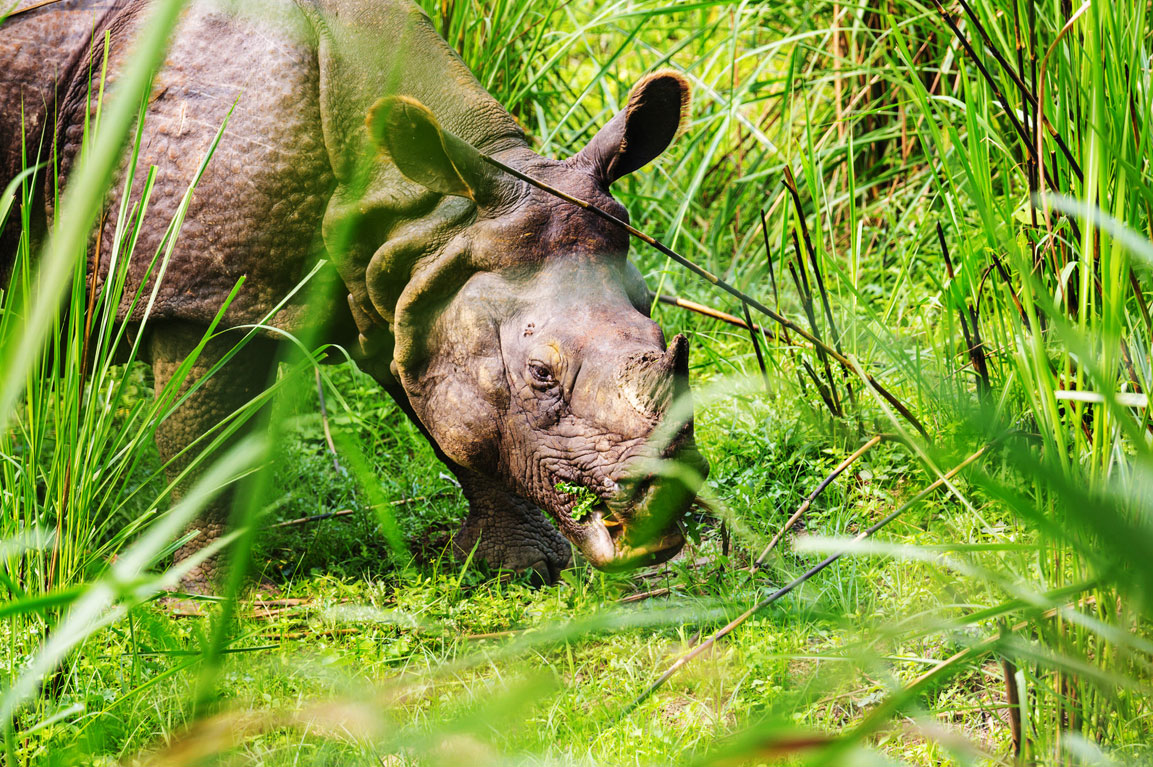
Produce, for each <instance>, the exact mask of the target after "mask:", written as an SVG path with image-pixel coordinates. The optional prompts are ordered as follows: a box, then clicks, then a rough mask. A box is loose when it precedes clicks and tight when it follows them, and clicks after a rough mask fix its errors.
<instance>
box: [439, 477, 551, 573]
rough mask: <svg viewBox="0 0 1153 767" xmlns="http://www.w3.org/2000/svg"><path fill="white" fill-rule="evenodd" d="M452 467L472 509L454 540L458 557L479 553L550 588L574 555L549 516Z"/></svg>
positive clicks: (484, 557) (489, 481)
mask: <svg viewBox="0 0 1153 767" xmlns="http://www.w3.org/2000/svg"><path fill="white" fill-rule="evenodd" d="M450 467H451V468H452V469H453V473H455V474H456V477H457V479H458V480H459V481H460V486H461V489H462V490H463V491H464V496H465V498H467V499H468V503H469V513H468V517H467V518H466V519H465V520H464V525H463V526H462V527H461V528H460V531H459V532H458V533H457V534H456V536H455V537H454V538H453V546H454V548H455V549H456V550H457V552H458V554H461V555H465V556H467V555H468V553H469V552H471V551H473V548H474V547H475V552H476V553H475V554H474V556H475V557H476V558H477V559H480V560H482V561H484V562H486V563H488V564H489V565H490V566H493V567H500V568H502V569H505V570H515V571H518V572H526V571H529V570H532V571H534V572H535V573H536V574H537V575H538V576H539V577H540V578H541V579H542V580H543V581H544V582H545V583H554V582H556V580H557V578H559V577H560V572H561V570H563V569H564V568H565V567H567V566H568V564H569V560H570V553H571V551H570V548H569V543H568V541H567V540H565V538H564V536H563V535H561V534H560V533H559V532H558V531H557V529H556V528H555V527H553V525H552V524H551V523H550V522H549V521H548V519H546V518H545V516H544V513H543V512H541V510H540V509H538V508H537V507H536V506H535V505H534V504H532V503H530V502H529V501H526V500H524V499H523V498H521V497H519V496H516V495H513V494H512V493H510V492H508V491H507V490H505V489H504V488H503V487H502V486H500V485H498V484H497V483H495V482H493V481H492V480H490V479H488V478H487V477H484V476H482V475H480V474H477V473H475V472H471V471H467V470H464V469H461V468H459V467H456V466H452V464H450Z"/></svg>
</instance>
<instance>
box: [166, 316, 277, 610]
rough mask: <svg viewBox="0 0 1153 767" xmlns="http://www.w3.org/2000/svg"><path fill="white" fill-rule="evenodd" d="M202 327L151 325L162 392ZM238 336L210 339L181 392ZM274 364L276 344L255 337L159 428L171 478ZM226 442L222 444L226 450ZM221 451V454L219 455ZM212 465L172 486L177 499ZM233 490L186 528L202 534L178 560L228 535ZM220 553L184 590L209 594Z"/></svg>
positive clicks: (256, 388)
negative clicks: (204, 436)
mask: <svg viewBox="0 0 1153 767" xmlns="http://www.w3.org/2000/svg"><path fill="white" fill-rule="evenodd" d="M203 335H204V329H203V328H202V327H199V326H194V325H184V324H176V323H173V324H167V325H164V326H161V327H155V328H153V329H152V338H151V343H150V353H151V356H152V371H153V377H154V378H155V381H156V391H157V393H158V394H159V392H161V391H162V390H163V388H164V387H165V386H166V385H167V384H168V382H169V381H170V380H171V379H172V376H173V375H174V374H175V372H176V370H177V368H178V367H179V366H180V364H181V363H182V362H183V361H184V360H185V358H187V357H188V355H189V354H190V353H191V352H192V350H193V349H194V348H195V347H196V345H197V344H198V343H199V342H200V340H201V338H203ZM238 339H239V336H234V337H232V338H229V337H228V336H225V337H224V338H222V339H218V340H214V341H212V342H209V343H208V345H207V346H206V347H205V348H204V350H203V351H201V353H200V355H199V356H198V357H197V359H196V362H195V363H194V364H193V365H192V368H191V370H190V371H189V373H188V376H187V377H186V378H185V379H184V382H183V383H182V384H181V393H182V394H183V393H184V391H186V390H187V389H188V388H189V387H191V386H192V384H193V383H195V382H196V381H198V380H200V379H201V378H202V377H203V376H204V375H205V373H207V372H208V371H209V369H211V368H212V366H213V365H214V364H216V362H218V361H219V360H220V359H221V358H222V357H223V356H224V354H226V353H227V352H228V351H229V349H231V348H232V346H233V345H234V344H235V342H236V340H238ZM275 362H276V356H275V346H274V345H273V344H272V343H271V342H269V341H267V340H264V339H253V340H252V341H250V342H249V344H248V345H247V346H245V348H244V350H243V351H242V352H241V353H240V354H238V355H237V356H235V357H234V358H233V359H232V360H231V361H230V362H229V363H228V364H227V365H226V366H225V367H224V368H222V369H220V370H219V371H217V372H216V373H215V374H213V375H212V377H210V378H208V379H207V380H206V381H205V382H204V384H203V385H201V386H200V388H198V389H197V390H196V391H194V392H193V393H192V394H191V396H189V397H188V399H187V400H185V401H184V403H183V404H181V406H180V407H179V408H178V409H177V410H176V411H175V412H174V413H173V414H172V415H170V416H169V417H168V418H167V419H165V420H164V421H163V422H161V424H160V425H159V426H158V427H157V429H156V446H157V448H159V451H160V458H161V459H162V460H163V461H164V462H165V472H166V473H167V475H168V479H169V481H170V482H171V481H173V480H175V479H176V477H177V476H178V475H179V474H180V472H181V471H183V470H184V468H185V467H186V466H188V464H189V463H190V462H191V461H192V460H193V459H194V458H195V457H196V456H197V455H198V454H199V452H200V448H199V446H197V447H193V448H192V449H191V450H189V451H187V452H186V453H184V454H181V451H182V450H184V448H185V447H187V446H188V445H189V444H191V443H192V442H193V441H195V440H196V439H197V438H198V437H200V436H201V435H203V434H204V433H205V432H207V431H209V430H210V429H211V428H212V427H214V426H216V425H217V424H219V423H220V422H221V421H223V420H224V419H225V418H226V417H228V416H229V415H230V414H231V413H233V412H235V411H236V410H237V409H238V408H240V407H242V406H243V405H244V404H245V403H247V402H249V401H250V400H251V399H252V398H253V397H255V396H256V395H257V394H259V393H260V392H261V391H262V390H263V389H264V388H265V386H266V385H267V383H268V378H269V374H270V372H271V371H272V368H273V366H274V365H275ZM241 433H243V429H240V430H238V431H237V433H236V434H234V435H233V436H232V437H231V440H232V441H235V440H236V439H238V438H239V436H240V435H241ZM224 449H227V445H225V446H223V447H222V448H221V451H220V452H222V451H223V450H224ZM220 452H218V453H217V454H218V455H219V454H220ZM209 463H211V457H209V458H208V459H207V460H205V461H202V462H201V467H200V468H198V469H195V470H193V471H192V472H191V473H190V474H189V476H188V477H186V478H185V480H184V481H183V482H181V483H180V484H178V485H177V486H176V487H175V488H174V490H173V499H172V500H173V501H174V502H175V501H178V500H179V499H180V498H181V497H182V496H183V495H184V492H185V490H186V489H187V488H188V487H190V486H191V485H192V484H193V483H195V481H196V478H197V476H198V475H199V473H200V471H201V469H202V468H203V467H205V466H207V465H208V464H209ZM230 506H231V494H230V493H222V494H220V495H218V496H217V497H216V498H215V499H214V500H213V501H212V502H211V503H210V504H209V505H208V506H207V507H206V508H205V509H203V510H202V511H201V514H200V518H199V519H197V520H194V521H193V522H192V523H191V524H189V526H188V528H187V529H186V530H185V532H186V533H187V532H191V531H193V530H199V531H200V532H199V535H197V536H196V537H195V538H193V539H192V540H191V541H189V542H188V543H186V544H185V545H184V546H182V547H180V549H178V550H177V552H176V555H175V559H176V561H177V562H179V561H181V560H183V559H185V558H186V557H188V556H191V555H192V554H194V553H196V552H197V551H199V550H200V549H202V548H204V547H205V546H207V545H208V544H210V543H212V542H213V541H214V540H216V539H217V538H219V537H220V536H221V535H223V534H224V529H225V527H226V525H227V522H228V514H229V508H230ZM220 559H221V558H220V557H211V558H209V559H207V560H205V561H204V562H202V563H201V564H200V565H198V566H197V567H196V568H194V569H193V570H192V571H190V572H189V573H188V575H187V576H185V578H184V579H183V580H182V581H181V588H182V589H183V590H184V591H186V592H189V593H193V594H210V593H212V591H213V587H214V586H215V585H216V584H217V583H219V582H220V580H221V576H222V575H223V568H222V566H221V565H222V563H221V561H220Z"/></svg>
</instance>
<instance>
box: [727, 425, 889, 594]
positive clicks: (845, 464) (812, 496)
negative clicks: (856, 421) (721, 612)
mask: <svg viewBox="0 0 1153 767" xmlns="http://www.w3.org/2000/svg"><path fill="white" fill-rule="evenodd" d="M882 439H884V435H882V434H878V435H876V436H874V437H873V438H872V439H870V440H869V441H868V442H866V443H865V444H863V445H861V447H859V448H857V451H856V452H855V453H853V454H852V455H850V456H849V457H848V458H846V459H845V460H843V461H841V462H840V463H839V464H838V465H837V468H835V469H833V471H832V472H831V473H830V474H829V475H828V476H827V477H825V478H824V479H823V480H821V483H820V484H819V485H817V487H816V489H814V490H813V492H811V493H809V495H808V497H806V498H805V500H804V501H803V502H802V503H801V505H800V507H799V508H798V509H797V510H796V511H795V512H794V513H793V516H791V517H789V519H788V521H787V522H785V524H784V525H782V526H781V529H780V530H778V531H777V534H776V535H774V536H773V539H772V540H771V541H769V545H768V546H766V547H765V550H764V551H762V552H761V555H760V556H759V557H757V559H756V561H754V562H753V564H752V566H751V567H749V572H756V571H757V570H758V569H760V567H761V566H762V565H763V564H764V562H765V559H766V558H767V557H768V556H769V554H770V553H772V551H773V549H774V548H776V546H777V544H778V543H780V540H781V538H783V537H784V535H785V533H787V532H789V530H791V529H792V527H793V525H795V524H797V520H799V519H800V518H801V517H802V516H803V515H804V513H805V512H806V511H808V510H809V507H810V506H811V505H812V504H813V501H815V500H817V498H818V496H820V494H821V493H823V492H824V491H825V488H826V487H828V486H829V485H831V484H832V483H833V480H835V479H836V478H837V477H839V476H840V475H841V473H842V472H844V471H845V469H847V468H849V467H850V466H852V465H853V464H854V463H856V461H857V459H858V458H860V457H861V456H863V455H864V454H865V453H867V452H869V451H870V450H872V449H873V448H874V447H876V446H877V445H879V444H880V442H881V440H882Z"/></svg>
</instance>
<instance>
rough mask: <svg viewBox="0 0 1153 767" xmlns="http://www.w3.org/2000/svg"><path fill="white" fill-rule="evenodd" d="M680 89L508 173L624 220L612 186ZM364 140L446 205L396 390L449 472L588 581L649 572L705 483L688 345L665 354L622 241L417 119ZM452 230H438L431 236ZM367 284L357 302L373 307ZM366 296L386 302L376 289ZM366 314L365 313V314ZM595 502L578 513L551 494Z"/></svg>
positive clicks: (681, 84)
mask: <svg viewBox="0 0 1153 767" xmlns="http://www.w3.org/2000/svg"><path fill="white" fill-rule="evenodd" d="M688 99H689V88H688V84H687V82H686V81H685V80H684V78H683V77H682V76H680V75H678V74H675V73H670V72H660V73H657V74H655V75H651V76H649V77H648V78H646V79H645V80H643V81H642V82H641V83H639V84H638V85H637V86H636V87H635V88H634V89H633V91H632V92H631V94H630V97H629V101H628V105H627V106H626V108H625V109H624V110H622V111H621V112H620V113H619V114H617V115H616V116H615V117H614V118H613V119H612V120H611V121H610V122H609V123H608V124H607V125H606V126H605V127H604V128H603V129H602V130H601V131H600V132H599V133H597V134H596V136H595V137H594V138H593V139H592V140H591V141H590V142H589V144H588V145H587V146H586V147H585V148H584V149H582V150H581V151H580V152H579V153H577V154H576V155H575V156H573V157H571V158H570V159H568V160H564V161H557V160H552V159H548V158H545V157H542V156H540V155H537V154H535V153H534V152H532V151H531V150H530V149H529V148H528V147H527V144H525V143H524V142H523V140H521V141H519V142H518V141H511V142H505V143H503V144H502V143H501V142H496V144H495V145H494V146H493V147H492V148H490V149H488V151H490V152H491V154H492V155H493V156H496V157H499V159H500V160H501V161H502V162H503V163H504V164H506V165H509V166H511V167H514V168H516V169H517V170H519V171H521V172H522V173H524V174H527V175H528V176H530V177H533V178H535V179H538V180H540V181H542V182H544V183H546V184H548V185H550V186H552V187H554V188H556V189H559V190H562V191H564V192H567V193H569V194H571V195H573V196H576V197H578V198H581V199H583V200H587V201H589V202H591V203H593V204H594V205H597V206H598V207H600V208H602V209H604V210H607V211H609V212H611V213H613V214H614V215H616V216H617V217H619V218H622V219H626V220H627V215H628V214H627V212H626V211H625V209H624V207H623V206H621V205H620V203H618V202H617V201H616V200H615V199H613V197H612V195H611V194H610V193H609V186H610V185H611V184H612V183H613V182H614V181H616V180H618V179H619V178H621V177H622V176H624V175H625V174H627V173H630V172H632V171H634V170H637V169H638V168H640V167H641V166H643V165H645V164H646V163H648V162H649V161H650V160H652V159H653V158H655V157H656V156H657V155H659V154H660V153H661V152H662V151H664V149H665V147H667V146H668V144H669V143H670V142H671V140H672V139H673V137H674V136H675V134H676V133H677V130H678V126H679V124H680V121H681V119H682V116H683V115H684V114H685V113H686V111H687V105H688ZM367 125H368V128H369V133H370V135H371V136H372V137H373V138H374V140H375V141H376V142H377V143H378V145H379V147H380V149H381V151H382V152H384V153H387V155H389V156H390V157H391V159H392V162H393V163H395V165H396V167H397V168H399V170H400V171H401V173H403V174H404V176H406V177H407V178H408V179H409V180H411V181H415V182H417V183H419V184H420V185H422V186H424V187H426V188H427V189H429V190H432V191H433V192H436V193H438V194H439V195H442V197H440V198H439V202H438V203H437V204H438V205H439V206H441V208H442V209H443V215H442V216H441V217H440V219H438V220H439V221H441V222H442V223H439V224H437V225H436V233H434V234H431V235H430V234H429V233H428V232H422V233H421V237H422V238H424V239H427V238H428V237H430V236H431V237H432V239H434V240H436V242H437V247H436V248H435V250H434V251H433V252H431V253H429V254H427V255H426V256H423V257H422V258H421V259H419V260H418V261H417V262H416V264H415V266H414V267H413V268H412V274H411V278H410V279H409V281H408V282H407V283H406V285H405V286H404V288H403V291H402V292H400V294H399V296H396V297H395V302H394V303H393V302H392V300H390V299H389V298H386V297H383V296H382V297H380V301H379V303H392V304H393V305H394V306H395V310H394V312H392V316H393V320H392V329H393V335H394V337H395V347H394V351H393V360H392V365H391V372H392V375H393V376H394V377H395V378H396V379H397V380H398V381H399V383H400V385H401V386H402V387H403V389H404V392H405V394H406V395H407V398H408V401H409V404H410V405H411V407H412V409H413V411H414V412H415V414H416V415H417V417H418V418H419V419H420V421H421V422H422V423H423V424H424V426H425V428H426V429H427V430H428V432H429V433H430V434H431V436H432V438H433V439H434V440H435V441H436V442H437V444H438V445H439V447H440V449H441V450H442V451H443V453H444V454H445V455H447V456H448V457H449V458H450V459H451V460H452V461H454V462H456V463H457V464H459V465H460V466H462V467H465V468H466V469H470V470H472V471H474V472H478V473H480V474H482V475H485V476H487V477H491V478H496V479H498V480H499V481H500V482H501V483H502V484H503V485H504V486H506V487H508V488H509V489H511V490H512V491H513V492H514V493H515V494H517V495H519V496H521V497H522V498H525V499H527V500H529V501H531V502H533V503H535V504H536V505H538V506H539V507H540V508H541V509H543V510H545V511H546V512H547V513H548V514H549V515H550V516H551V517H552V518H553V520H554V521H555V523H556V525H557V526H558V527H559V529H560V531H561V532H562V533H563V534H564V536H565V537H566V538H567V539H568V540H569V541H571V542H572V543H573V544H575V545H576V546H577V547H578V548H579V550H580V551H581V552H582V553H583V554H584V556H585V557H586V558H587V559H588V560H589V561H590V562H591V563H592V564H594V565H595V566H597V567H600V568H617V567H627V566H632V565H636V564H642V563H651V562H660V561H664V560H665V559H667V558H669V557H671V556H672V555H674V554H675V553H677V551H679V550H680V548H681V546H682V545H683V543H684V539H683V537H682V534H681V531H680V528H679V525H678V518H679V517H681V516H682V514H683V512H684V511H685V510H686V509H687V507H688V505H689V504H690V503H691V502H692V500H693V498H694V497H695V495H696V491H697V489H698V488H699V485H700V483H701V482H703V480H704V477H705V475H706V474H707V471H708V466H707V464H706V463H705V461H704V460H703V458H702V457H701V455H700V453H699V452H698V451H697V449H696V446H695V443H694V440H693V426H692V409H691V404H690V403H688V397H689V389H688V354H689V349H688V346H689V345H688V341H687V340H686V339H685V337H684V336H681V335H678V336H677V337H676V338H674V339H673V340H672V341H671V342H670V343H667V344H666V342H665V339H664V336H663V333H662V331H661V329H660V327H659V326H658V325H657V324H656V323H655V322H653V321H652V319H650V317H649V305H650V295H649V292H648V290H647V288H646V286H645V284H644V282H643V280H642V278H641V276H640V274H639V272H638V271H637V270H636V268H635V267H634V266H633V265H632V264H630V263H629V262H628V260H627V250H628V245H629V242H628V235H627V233H626V232H624V231H622V230H621V229H620V228H619V227H616V226H614V225H612V224H611V223H610V222H607V221H605V220H603V219H602V218H600V217H598V216H596V215H594V214H591V213H589V212H587V211H585V210H583V209H581V208H579V207H577V206H575V205H574V204H572V203H570V202H566V201H564V200H562V199H559V198H558V197H556V196H555V195H553V194H550V193H548V192H546V191H543V190H541V189H540V188H538V187H536V186H534V185H531V184H528V183H526V182H524V181H521V180H518V179H516V178H514V177H512V176H511V175H509V174H507V173H505V172H502V171H501V170H499V169H497V168H495V167H493V166H492V165H490V164H488V163H486V162H485V161H484V160H483V158H482V157H481V156H480V154H479V153H478V152H477V150H476V149H474V148H473V147H471V146H469V145H468V144H466V143H465V142H464V141H462V140H460V139H458V138H457V137H456V136H454V135H453V134H451V133H449V132H448V131H446V130H443V129H442V128H441V127H440V125H439V124H438V123H437V120H436V119H435V118H434V116H433V115H432V113H431V112H430V111H429V110H428V109H426V108H425V107H424V106H423V105H421V104H420V103H418V102H416V101H414V100H411V99H408V98H402V97H391V98H388V99H382V100H381V101H380V102H378V103H377V104H376V106H375V107H374V108H373V110H372V111H371V113H370V115H369V118H368V122H367ZM444 221H450V222H453V223H452V225H451V226H450V225H446V224H444V223H443V222H444ZM371 278H372V268H371V267H370V268H369V287H368V290H369V293H370V295H372V294H373V291H374V286H373V284H372V279H371ZM379 290H387V288H385V287H379ZM374 302H376V299H375V298H374ZM566 484H567V485H570V486H572V485H576V486H579V487H581V488H585V489H587V490H588V491H591V493H592V494H593V495H595V497H596V502H595V504H594V505H593V506H592V508H591V509H590V508H587V507H588V505H589V503H590V502H592V498H591V496H587V494H585V495H586V498H587V500H586V502H585V504H583V505H582V509H581V511H582V512H583V513H580V514H576V513H574V506H576V505H577V504H578V503H579V500H578V498H577V497H576V496H574V494H573V493H572V492H571V488H570V489H569V490H568V491H567V492H566V491H565V490H563V489H562V488H563V487H564V486H565V485H566Z"/></svg>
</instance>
